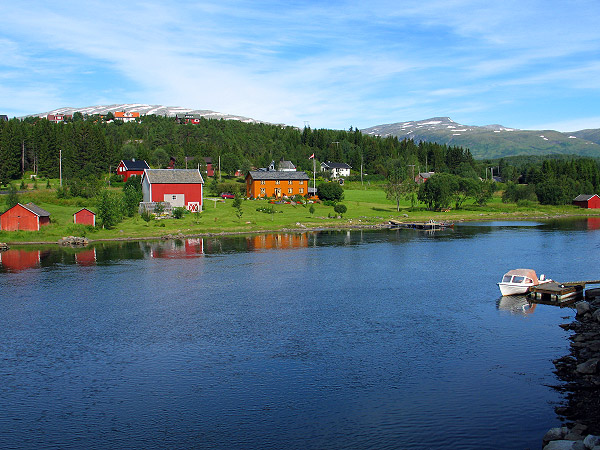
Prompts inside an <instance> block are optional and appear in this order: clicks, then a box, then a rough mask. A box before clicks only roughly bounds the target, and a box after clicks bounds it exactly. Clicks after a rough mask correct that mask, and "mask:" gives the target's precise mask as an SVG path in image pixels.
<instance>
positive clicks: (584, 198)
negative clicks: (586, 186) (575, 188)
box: [573, 194, 598, 202]
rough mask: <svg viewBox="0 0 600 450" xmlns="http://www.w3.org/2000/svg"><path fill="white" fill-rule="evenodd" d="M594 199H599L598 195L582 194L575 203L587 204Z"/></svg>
mask: <svg viewBox="0 0 600 450" xmlns="http://www.w3.org/2000/svg"><path fill="white" fill-rule="evenodd" d="M593 197H598V195H597V194H581V195H578V196H577V197H575V198H574V199H573V201H574V202H587V201H588V200H591V199H592V198H593Z"/></svg>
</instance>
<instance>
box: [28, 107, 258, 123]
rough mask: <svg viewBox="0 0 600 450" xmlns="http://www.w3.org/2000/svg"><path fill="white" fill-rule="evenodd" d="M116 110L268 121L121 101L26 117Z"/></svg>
mask: <svg viewBox="0 0 600 450" xmlns="http://www.w3.org/2000/svg"><path fill="white" fill-rule="evenodd" d="M117 111H124V112H138V113H140V116H145V115H150V114H154V115H157V116H166V117H175V115H176V114H198V115H200V116H202V117H206V118H208V119H225V120H239V121H241V122H245V123H268V122H264V121H261V120H256V119H252V118H250V117H244V116H238V115H235V114H225V113H220V112H217V111H211V110H208V109H193V108H184V107H182V106H164V105H147V104H145V103H121V104H113V105H96V106H85V107H82V108H73V107H63V108H57V109H54V110H52V111H47V112H44V113H38V114H31V115H29V116H26V117H46V116H48V114H54V115H56V114H71V115H73V114H75V113H76V112H79V113H81V114H83V115H88V116H92V115H95V114H100V115H105V114H108V113H109V112H112V113H113V114H114V113H115V112H117Z"/></svg>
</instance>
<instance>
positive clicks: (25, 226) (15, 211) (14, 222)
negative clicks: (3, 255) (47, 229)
mask: <svg viewBox="0 0 600 450" xmlns="http://www.w3.org/2000/svg"><path fill="white" fill-rule="evenodd" d="M49 223H50V213H49V212H48V211H46V210H45V209H42V208H40V207H39V206H37V205H34V204H33V203H27V204H26V205H22V204H20V203H18V204H16V205H15V206H13V207H12V208H10V209H9V210H8V211H6V212H5V213H4V214H2V216H0V228H1V229H2V230H4V231H20V230H24V231H39V230H40V226H42V225H48V224H49Z"/></svg>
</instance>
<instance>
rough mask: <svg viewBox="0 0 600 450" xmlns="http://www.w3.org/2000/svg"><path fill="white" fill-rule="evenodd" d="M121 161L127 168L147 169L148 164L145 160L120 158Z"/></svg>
mask: <svg viewBox="0 0 600 450" xmlns="http://www.w3.org/2000/svg"><path fill="white" fill-rule="evenodd" d="M121 162H122V163H123V165H124V166H125V168H126V169H127V170H145V169H149V168H150V166H149V165H148V163H147V162H146V161H143V160H142V161H140V160H137V159H122V160H121Z"/></svg>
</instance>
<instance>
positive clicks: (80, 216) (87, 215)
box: [73, 208, 96, 227]
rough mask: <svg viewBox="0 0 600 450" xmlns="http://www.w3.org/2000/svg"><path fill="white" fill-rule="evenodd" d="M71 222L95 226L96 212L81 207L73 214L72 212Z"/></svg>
mask: <svg viewBox="0 0 600 450" xmlns="http://www.w3.org/2000/svg"><path fill="white" fill-rule="evenodd" d="M73 223H80V224H82V225H91V226H93V227H95V226H96V213H95V212H93V211H90V210H89V209H87V208H81V209H80V210H79V211H77V212H76V213H75V214H73Z"/></svg>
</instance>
